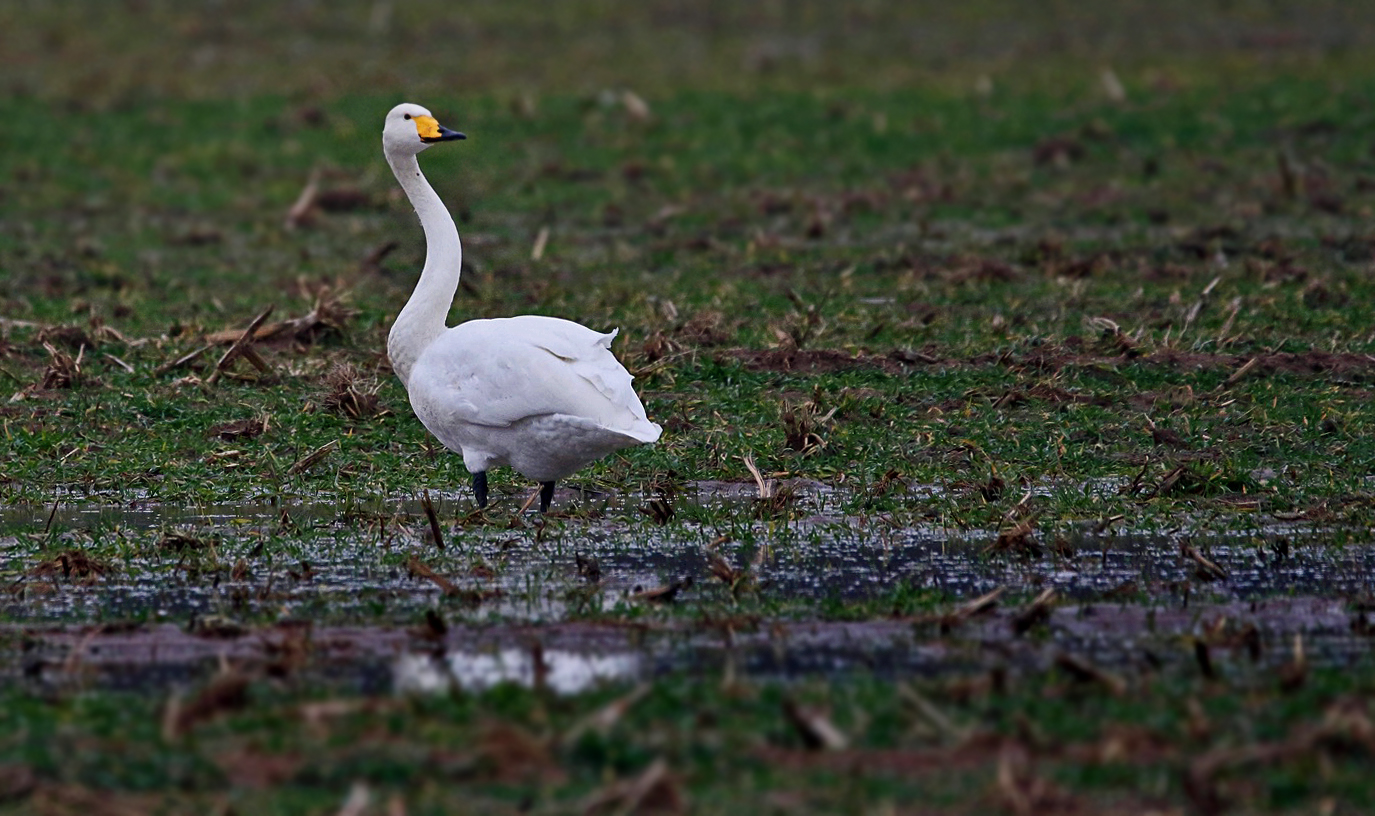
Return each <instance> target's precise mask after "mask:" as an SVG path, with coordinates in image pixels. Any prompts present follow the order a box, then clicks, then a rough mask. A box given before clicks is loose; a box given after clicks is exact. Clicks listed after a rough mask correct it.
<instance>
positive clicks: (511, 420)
mask: <svg viewBox="0 0 1375 816" xmlns="http://www.w3.org/2000/svg"><path fill="white" fill-rule="evenodd" d="M454 138H462V135H461V134H457V133H454V132H452V131H448V130H445V129H444V128H440V127H439V126H438V124H437V123H436V122H435V121H434V118H433V117H432V116H431V115H430V112H429V111H427V110H425V109H424V108H422V107H420V106H419V105H406V104H403V105H397V106H396V107H395V108H393V109H392V110H391V112H390V113H388V114H387V119H386V126H385V127H384V129H383V132H382V144H383V152H384V153H385V154H386V157H387V163H388V164H389V165H391V168H392V172H393V173H395V174H396V180H397V181H398V182H399V183H400V184H401V188H402V189H403V190H405V192H406V196H407V197H408V198H409V199H410V201H411V204H413V205H414V206H415V211H416V214H417V215H418V216H419V217H420V224H421V227H422V228H423V229H424V231H425V242H426V254H425V267H424V269H423V270H422V271H421V273H420V281H419V283H417V284H416V287H415V292H414V293H413V294H412V295H411V298H410V300H409V301H407V303H406V306H405V307H404V308H403V309H402V310H401V313H400V314H399V315H397V318H396V322H395V324H393V326H392V329H391V333H390V334H389V335H388V336H387V354H388V356H389V357H390V358H391V362H392V368H393V369H395V371H396V374H397V376H398V377H400V378H401V382H402V383H403V384H405V386H406V391H407V393H408V394H409V395H410V400H411V407H412V408H413V409H414V410H415V415H416V416H417V417H418V418H419V419H420V421H421V422H422V423H423V424H424V425H425V427H426V428H427V429H429V431H430V433H432V434H434V436H435V438H437V439H438V440H439V441H440V442H442V443H444V446H445V447H447V448H449V449H450V450H452V451H456V452H458V453H460V454H462V455H463V464H464V465H465V466H467V468H468V470H469V471H470V472H471V473H473V474H474V477H475V481H474V487H475V488H477V485H478V481H477V479H479V478H480V479H481V480H482V487H481V488H480V489H479V492H478V501H479V503H485V501H486V498H485V494H486V487H485V485H486V479H485V473H486V471H487V470H488V469H489V468H491V467H493V466H497V465H510V466H511V467H513V468H515V469H516V470H518V471H519V472H521V473H522V474H524V475H525V476H527V477H528V478H531V479H534V480H536V481H539V482H543V483H545V485H546V488H547V493H546V494H544V498H545V501H544V504H545V505H547V501H548V499H547V495H551V494H552V491H553V486H552V485H553V482H554V481H556V480H558V479H562V478H564V477H566V476H569V475H570V474H572V473H573V472H575V471H577V470H578V469H579V468H581V467H583V466H584V465H586V464H588V463H589V462H592V461H594V460H596V459H600V458H601V457H603V456H605V455H607V454H608V453H611V452H613V451H616V450H619V449H621V448H625V447H629V446H631V445H638V444H642V443H649V442H654V441H655V440H657V439H658V438H659V434H660V433H661V432H662V429H661V428H660V427H659V426H658V425H656V424H654V423H653V422H650V421H649V419H648V418H646V416H645V409H644V406H643V405H642V404H641V403H640V398H639V397H637V396H636V395H635V391H634V389H633V388H632V387H631V376H630V373H629V372H627V371H626V370H625V367H624V366H622V365H621V364H620V363H619V362H618V361H617V360H616V358H615V357H614V356H613V355H612V354H611V351H610V349H611V340H612V338H614V337H615V336H616V332H615V331H612V332H609V333H607V334H602V333H600V332H596V331H593V330H592V329H589V328H587V327H586V326H582V325H579V324H577V323H574V322H572V321H570V320H562V319H559V318H555V317H540V316H536V315H522V316H520V317H505V318H497V319H493V320H470V321H468V322H466V323H460V324H459V325H457V326H454V327H452V328H448V327H446V326H445V325H444V321H445V318H446V316H447V315H448V312H449V306H450V304H451V303H452V302H453V298H454V293H455V292H456V291H457V289H458V276H459V270H460V267H461V265H462V259H463V251H462V247H461V245H460V244H459V240H458V228H457V227H456V226H455V225H454V221H453V218H452V217H451V216H450V215H449V211H448V209H447V208H445V206H444V203H443V201H441V200H440V198H439V196H438V194H436V193H435V191H434V188H432V187H431V186H430V184H429V182H427V181H426V180H425V176H424V175H423V174H422V173H421V172H420V165H419V163H418V162H417V161H416V156H417V155H418V154H419V153H420V151H422V150H424V149H425V148H427V147H429V144H430V143H431V142H435V141H446V140H448V139H454Z"/></svg>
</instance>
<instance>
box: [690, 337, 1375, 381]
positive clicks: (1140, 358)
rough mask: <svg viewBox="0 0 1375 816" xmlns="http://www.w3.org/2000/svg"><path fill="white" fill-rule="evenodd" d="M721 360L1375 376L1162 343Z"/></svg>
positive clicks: (845, 367) (741, 354)
mask: <svg viewBox="0 0 1375 816" xmlns="http://www.w3.org/2000/svg"><path fill="white" fill-rule="evenodd" d="M716 359H717V360H718V361H719V362H725V361H728V360H735V361H738V362H739V363H741V364H742V365H743V366H744V367H745V368H746V369H748V370H750V371H768V372H777V373H788V374H831V373H835V372H839V371H864V370H867V371H882V372H883V373H885V374H904V373H907V372H909V371H911V370H912V369H914V368H924V367H933V366H934V367H941V368H958V367H970V368H982V367H987V366H994V365H996V366H1004V367H1007V368H1012V369H1032V370H1037V371H1045V372H1051V373H1054V372H1059V371H1064V370H1071V369H1076V368H1101V367H1104V366H1108V367H1116V366H1126V365H1135V366H1145V367H1149V368H1159V369H1165V370H1170V371H1212V370H1223V371H1229V372H1231V374H1232V378H1231V380H1232V381H1235V380H1240V379H1241V378H1242V377H1246V376H1265V375H1269V374H1293V375H1304V376H1340V377H1351V378H1371V379H1375V355H1371V354H1359V353H1353V352H1345V353H1333V352H1326V351H1318V350H1310V351H1305V352H1263V353H1257V354H1209V353H1205V352H1195V351H1182V350H1178V349H1162V350H1158V351H1152V352H1146V353H1134V352H1128V353H1121V354H1095V353H1091V352H1083V351H1079V350H1076V349H1075V348H1073V347H1072V346H1069V345H1046V346H1042V347H1040V348H1038V349H1036V350H1034V351H1031V352H1028V353H1024V354H1014V353H1005V354H980V355H976V356H973V357H967V358H958V357H946V356H941V355H939V354H937V353H935V352H934V351H932V350H923V351H909V350H903V349H895V350H893V351H890V352H888V353H886V354H872V353H866V352H848V351H843V350H840V349H798V348H777V349H746V348H736V349H726V350H723V351H720V352H717V357H716Z"/></svg>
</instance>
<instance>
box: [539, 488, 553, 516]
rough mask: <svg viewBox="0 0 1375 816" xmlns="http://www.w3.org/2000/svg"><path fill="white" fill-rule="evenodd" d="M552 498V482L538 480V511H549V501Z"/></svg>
mask: <svg viewBox="0 0 1375 816" xmlns="http://www.w3.org/2000/svg"><path fill="white" fill-rule="evenodd" d="M553 500H554V483H553V482H540V485H539V511H540V512H541V513H548V512H549V503H550V502H552V501H553Z"/></svg>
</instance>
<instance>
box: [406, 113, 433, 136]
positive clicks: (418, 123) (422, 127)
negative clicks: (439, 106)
mask: <svg viewBox="0 0 1375 816" xmlns="http://www.w3.org/2000/svg"><path fill="white" fill-rule="evenodd" d="M411 119H413V120H414V121H415V131H416V133H419V134H420V138H422V139H438V138H439V122H437V121H435V118H434V117H433V116H412V117H411Z"/></svg>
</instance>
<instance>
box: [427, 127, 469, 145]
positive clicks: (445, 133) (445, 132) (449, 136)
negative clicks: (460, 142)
mask: <svg viewBox="0 0 1375 816" xmlns="http://www.w3.org/2000/svg"><path fill="white" fill-rule="evenodd" d="M466 138H468V137H467V136H465V135H463V134H462V133H459V132H458V131H456V130H449V129H448V128H446V127H444V126H443V125H440V126H439V135H438V136H422V137H420V141H422V142H429V143H430V144H434V143H435V142H452V141H454V140H455V139H466Z"/></svg>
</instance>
